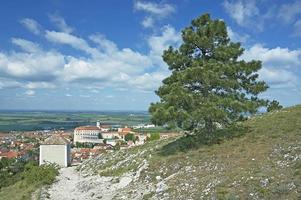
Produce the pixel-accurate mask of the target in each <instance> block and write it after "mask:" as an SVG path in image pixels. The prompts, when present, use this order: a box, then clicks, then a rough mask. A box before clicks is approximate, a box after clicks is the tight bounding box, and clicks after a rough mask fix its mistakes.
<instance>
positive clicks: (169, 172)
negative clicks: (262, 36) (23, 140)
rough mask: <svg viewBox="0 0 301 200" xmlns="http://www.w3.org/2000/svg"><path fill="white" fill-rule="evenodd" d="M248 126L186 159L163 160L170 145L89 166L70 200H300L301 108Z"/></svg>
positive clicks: (101, 159) (127, 152)
mask: <svg viewBox="0 0 301 200" xmlns="http://www.w3.org/2000/svg"><path fill="white" fill-rule="evenodd" d="M242 126H243V127H246V129H245V131H243V132H242V133H241V134H240V136H239V137H233V138H231V139H224V140H222V141H219V143H218V144H214V145H202V146H200V147H199V148H198V149H194V150H190V151H187V152H186V153H184V152H180V153H176V154H173V155H168V156H164V155H162V154H160V153H159V151H160V150H161V149H162V146H164V145H166V144H167V143H170V142H172V141H173V140H174V139H169V140H162V141H157V142H152V143H148V144H146V145H145V146H142V147H137V148H133V149H129V150H120V151H117V152H111V153H107V154H103V155H100V156H99V157H97V158H96V159H91V160H87V161H86V162H84V163H82V164H81V165H80V166H78V167H77V169H76V170H77V172H75V171H73V172H72V173H74V175H72V176H74V177H77V178H75V179H76V180H74V184H73V183H72V184H73V186H72V189H71V190H70V192H71V193H72V192H73V193H75V195H74V196H69V197H70V198H68V197H67V196H66V199H183V200H184V199H185V200H186V199H300V198H301V106H297V107H293V108H289V109H284V110H282V111H279V112H274V113H269V114H264V115H262V116H256V117H253V118H251V119H249V120H247V121H246V122H244V123H242ZM68 170H69V169H68ZM62 183H63V184H62V185H60V187H62V188H63V189H61V190H66V191H67V190H68V188H69V186H68V184H67V183H68V181H66V182H62ZM57 184H60V182H58V183H57ZM72 184H71V185H72ZM64 185H66V186H64ZM64 187H65V189H64ZM53 191H55V190H53ZM50 193H51V192H50ZM54 193H58V192H54ZM51 199H59V198H55V195H52V196H51ZM64 199H65V198H64Z"/></svg>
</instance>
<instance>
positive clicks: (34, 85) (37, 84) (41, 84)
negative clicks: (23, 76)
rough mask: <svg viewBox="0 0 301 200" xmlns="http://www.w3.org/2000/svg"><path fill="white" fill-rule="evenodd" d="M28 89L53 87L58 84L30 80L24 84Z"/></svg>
mask: <svg viewBox="0 0 301 200" xmlns="http://www.w3.org/2000/svg"><path fill="white" fill-rule="evenodd" d="M24 87H25V88H27V89H53V88H55V87H56V86H55V85H54V84H53V83H48V82H43V81H42V82H28V83H26V84H25V85H24Z"/></svg>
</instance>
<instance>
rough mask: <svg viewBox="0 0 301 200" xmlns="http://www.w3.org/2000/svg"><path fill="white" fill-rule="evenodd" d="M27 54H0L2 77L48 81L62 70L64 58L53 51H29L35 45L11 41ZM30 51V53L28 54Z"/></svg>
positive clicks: (23, 41)
mask: <svg viewBox="0 0 301 200" xmlns="http://www.w3.org/2000/svg"><path fill="white" fill-rule="evenodd" d="M13 42H14V43H18V45H19V46H21V47H22V49H25V51H27V52H22V51H21V52H11V53H0V73H1V74H2V77H10V78H16V79H22V80H27V81H39V80H40V81H49V80H53V79H55V78H56V77H57V76H58V75H59V73H60V70H61V69H62V68H63V66H64V63H65V58H64V56H63V55H61V54H60V53H58V52H55V51H42V50H37V49H35V50H33V51H31V50H30V49H29V48H30V46H33V47H36V46H37V45H36V44H35V43H31V42H28V41H25V40H13ZM28 51H31V52H28Z"/></svg>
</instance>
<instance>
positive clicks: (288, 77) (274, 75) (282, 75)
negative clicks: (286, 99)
mask: <svg viewBox="0 0 301 200" xmlns="http://www.w3.org/2000/svg"><path fill="white" fill-rule="evenodd" d="M259 74H260V76H261V77H260V78H261V79H262V80H266V81H267V82H268V83H270V84H287V83H289V82H291V81H293V82H295V81H296V80H297V77H296V76H295V75H294V74H293V73H292V72H290V71H288V70H284V69H273V68H267V67H264V68H262V69H261V70H260V71H259Z"/></svg>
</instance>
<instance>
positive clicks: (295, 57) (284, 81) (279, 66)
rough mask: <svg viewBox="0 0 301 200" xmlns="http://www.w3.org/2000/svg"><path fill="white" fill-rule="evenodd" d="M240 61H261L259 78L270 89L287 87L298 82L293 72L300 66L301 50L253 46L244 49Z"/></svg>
mask: <svg viewBox="0 0 301 200" xmlns="http://www.w3.org/2000/svg"><path fill="white" fill-rule="evenodd" d="M241 59H244V60H246V61H251V60H261V61H262V64H263V68H262V69H261V70H260V71H259V75H260V78H261V79H263V80H265V81H266V82H267V83H268V84H271V85H272V87H275V85H279V84H281V85H287V86H288V85H289V86H290V87H295V86H294V85H293V84H291V83H295V82H298V81H299V78H298V77H297V76H296V74H295V73H294V71H295V70H296V69H298V68H299V67H300V65H301V50H290V49H288V48H280V47H276V48H272V49H269V48H266V47H264V46H263V45H261V44H255V45H253V46H252V47H251V48H249V49H246V51H245V52H244V54H243V55H242V56H241Z"/></svg>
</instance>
